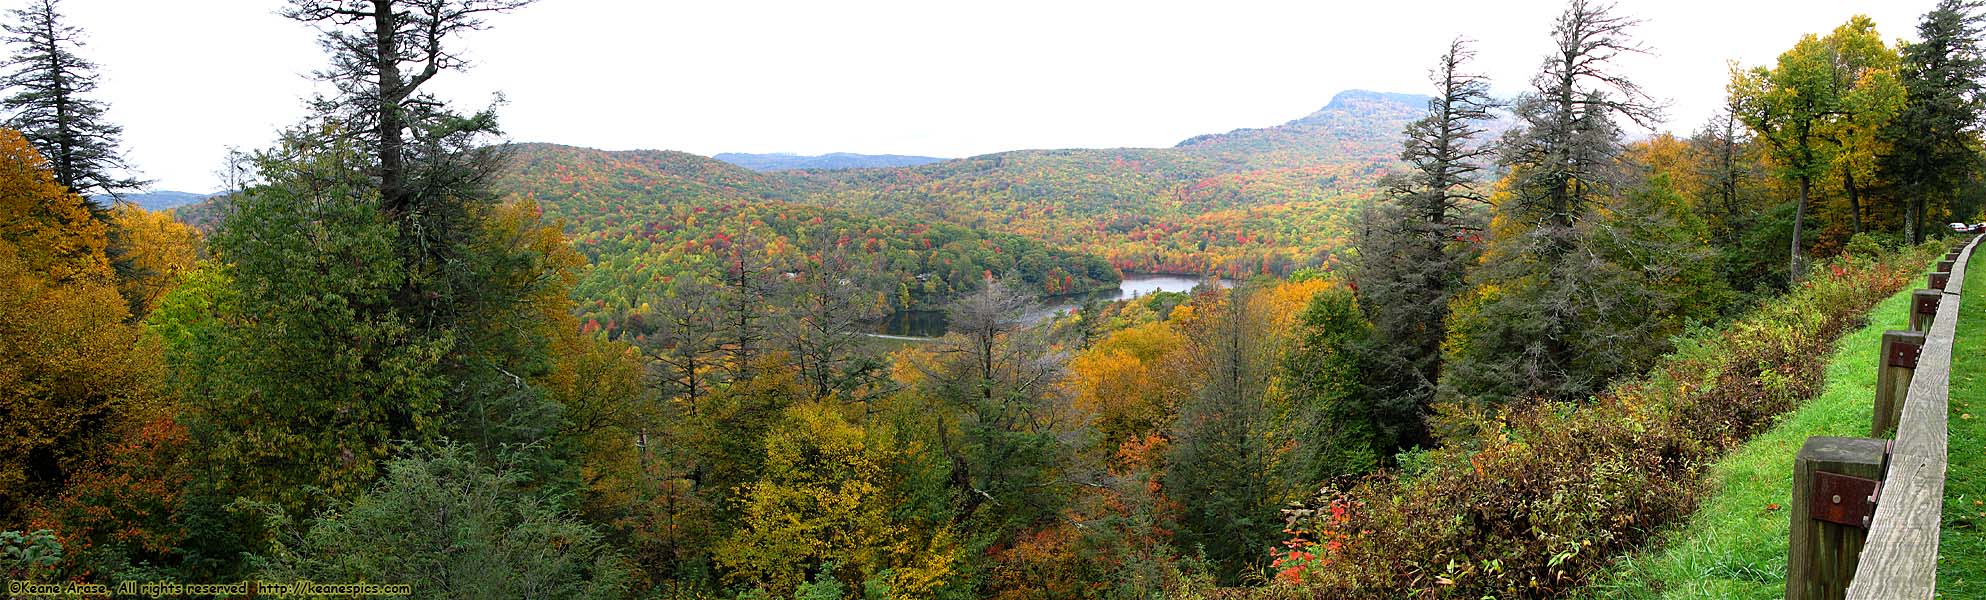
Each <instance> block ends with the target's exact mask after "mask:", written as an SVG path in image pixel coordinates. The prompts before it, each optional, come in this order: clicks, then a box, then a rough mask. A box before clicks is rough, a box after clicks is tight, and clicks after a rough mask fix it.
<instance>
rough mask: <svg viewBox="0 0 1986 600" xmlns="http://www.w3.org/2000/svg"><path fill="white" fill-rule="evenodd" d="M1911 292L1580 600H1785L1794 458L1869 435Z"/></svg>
mask: <svg viewBox="0 0 1986 600" xmlns="http://www.w3.org/2000/svg"><path fill="white" fill-rule="evenodd" d="M1980 272H1982V273H1986V269H1981V270H1980ZM1967 285H1971V281H1970V278H1968V281H1967ZM1917 287H1919V286H1908V287H1906V288H1905V289H1904V290H1903V291H1901V292H1898V293H1897V294H1896V295H1894V296H1891V297H1890V298H1889V299H1886V300H1883V301H1882V302H1881V303H1880V304H1877V305H1876V307H1875V309H1874V310H1872V311H1871V312H1870V313H1869V323H1868V325H1867V326H1865V327H1863V328H1862V329H1860V330H1858V331H1856V332H1854V333H1851V334H1849V335H1847V336H1844V337H1843V338H1842V339H1841V341H1840V342H1839V345H1838V346H1837V347H1836V351H1835V353H1834V355H1833V357H1832V358H1830V359H1829V361H1828V365H1827V378H1826V383H1825V388H1824V390H1823V391H1822V392H1821V394H1820V396H1819V397H1816V398H1814V399H1812V400H1809V401H1807V402H1806V403H1805V404H1802V405H1801V406H1800V407H1799V408H1798V409H1795V410H1794V411H1792V412H1790V413H1787V414H1785V415H1782V416H1780V418H1779V422H1778V423H1777V424H1776V425H1774V426H1773V428H1772V429H1771V431H1768V432H1766V433H1765V434H1762V435H1760V436H1758V437H1756V438H1753V439H1752V440H1751V441H1750V442H1747V443H1746V444H1744V445H1743V446H1740V447H1739V448H1738V449H1736V450H1734V451H1732V452H1731V454H1730V455H1728V456H1725V457H1724V458H1723V459H1722V460H1719V461H1718V462H1717V463H1716V464H1715V465H1713V466H1712V467H1711V470H1710V473H1709V475H1708V477H1707V480H1706V485H1708V486H1710V488H1709V490H1708V492H1707V495H1706V499H1705V501H1704V502H1703V504H1702V505H1701V506H1699V507H1698V509H1697V511H1696V513H1695V514H1693V515H1691V516H1690V518H1689V521H1688V523H1687V524H1684V525H1682V526H1680V527H1679V528H1677V529H1674V530H1671V531H1669V532H1667V533H1665V534H1663V535H1661V536H1659V538H1658V540H1657V541H1656V543H1655V544H1652V545H1651V546H1650V547H1651V548H1654V549H1653V550H1649V551H1644V552H1636V553H1633V554H1630V555H1628V556H1626V557H1623V558H1622V559H1621V561H1620V562H1619V563H1617V564H1616V566H1615V568H1614V570H1613V572H1612V573H1610V574H1608V575H1607V576H1604V577H1600V578H1599V579H1598V580H1597V581H1595V582H1594V583H1593V585H1591V586H1590V587H1589V588H1588V589H1587V590H1586V591H1585V592H1584V593H1583V594H1582V596H1584V597H1589V598H1635V599H1653V598H1664V599H1668V598H1716V599H1719V600H1725V599H1739V598H1758V599H1762V600H1763V599H1778V598H1783V597H1785V589H1786V544H1787V527H1788V521H1787V519H1788V517H1787V513H1786V504H1787V503H1788V502H1789V501H1790V498H1791V492H1789V490H1790V489H1791V488H1792V478H1793V455H1794V454H1795V453H1797V452H1798V451H1799V450H1800V446H1801V445H1802V444H1804V443H1805V442H1806V439H1807V437H1808V436H1850V437H1855V436H1867V435H1869V419H1870V414H1871V410H1872V404H1873V401H1874V398H1875V388H1876V366H1875V365H1876V355H1877V354H1878V352H1879V350H1880V346H1881V343H1882V334H1883V330H1886V329H1904V328H1906V327H1907V325H1908V323H1909V315H1908V313H1907V312H1906V311H1907V306H1908V304H1909V296H1910V292H1911V290H1913V289H1915V288H1917ZM1979 289H1982V290H1986V286H1982V287H1981V288H1979ZM1981 304H1986V302H1982V303H1981ZM1954 444H1955V445H1956V440H1954ZM1974 497H1975V498H1977V497H1980V496H1979V495H1978V494H1976V493H1975V495H1974Z"/></svg>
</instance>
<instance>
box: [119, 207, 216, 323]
mask: <svg viewBox="0 0 1986 600" xmlns="http://www.w3.org/2000/svg"><path fill="white" fill-rule="evenodd" d="M110 223H111V227H112V231H113V232H114V233H113V238H114V241H115V248H116V250H117V251H118V252H119V253H120V256H118V264H119V267H120V269H121V270H122V272H121V273H120V275H121V276H120V277H119V278H118V281H117V291H118V293H120V294H123V295H124V299H125V300H126V301H127V302H129V303H130V305H131V311H132V312H133V313H135V314H136V315H137V316H139V317H143V316H144V315H146V314H149V313H151V312H152V309H153V308H155V307H157V306H158V302H159V299H160V298H164V297H165V294H166V292H168V291H171V290H172V288H173V286H175V285H178V283H179V278H180V277H181V276H183V275H185V274H187V273H189V272H192V271H193V265H194V263H195V262H197V261H198V260H199V259H200V255H199V244H200V233H199V232H197V231H194V230H193V228H192V227H187V226H186V225H184V224H181V223H180V222H179V221H175V220H173V218H172V216H171V215H168V214H166V213H162V212H152V211H149V210H145V209H142V208H138V207H136V206H130V205H122V206H118V207H117V208H115V209H112V210H111V218H110Z"/></svg>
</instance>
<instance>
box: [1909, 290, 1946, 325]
mask: <svg viewBox="0 0 1986 600" xmlns="http://www.w3.org/2000/svg"><path fill="white" fill-rule="evenodd" d="M1944 297H1945V293H1944V292H1943V291H1941V290H1917V291H1915V292H1911V293H1910V330H1911V331H1929V330H1930V329H1931V321H1932V320H1934V319H1936V318H1937V316H1938V302H1939V301H1940V300H1943V299H1944Z"/></svg>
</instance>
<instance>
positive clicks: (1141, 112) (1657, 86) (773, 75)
mask: <svg viewBox="0 0 1986 600" xmlns="http://www.w3.org/2000/svg"><path fill="white" fill-rule="evenodd" d="M21 3H22V1H21V0H0V6H18V5H20V4H21ZM1933 3H1934V0H1863V1H1848V0H1772V1H1753V0H1624V1H1623V2H1621V3H1620V12H1622V13H1625V14H1628V15H1632V16H1635V17H1639V18H1642V19H1645V20H1646V21H1647V23H1646V24H1644V25H1643V26H1642V27H1641V28H1640V29H1639V36H1638V37H1639V38H1640V39H1641V40H1642V41H1644V42H1645V43H1647V44H1648V45H1649V46H1651V47H1653V48H1654V49H1655V51H1656V52H1657V53H1658V56H1657V57H1654V58H1652V59H1648V60H1641V61H1637V62H1633V63H1630V64H1629V65H1628V68H1629V69H1630V72H1631V73H1633V75H1634V77H1635V78H1636V79H1637V80H1638V81H1640V82H1641V83H1642V85H1643V86H1644V87H1646V88H1647V89H1648V90H1649V91H1651V92H1653V93H1654V94H1655V95H1657V96H1658V97H1662V98H1665V99H1668V100H1670V101H1672V102H1673V105H1672V109H1671V111H1670V117H1669V121H1668V124H1667V126H1666V128H1667V129H1672V130H1676V131H1689V130H1693V129H1695V127H1696V125H1697V124H1699V123H1701V122H1702V121H1703V120H1704V119H1705V118H1707V117H1708V116H1709V115H1710V113H1711V112H1712V111H1713V110H1714V109H1715V108H1716V107H1717V106H1718V105H1719V104H1720V103H1721V102H1722V98H1723V85H1724V82H1725V80H1726V79H1727V77H1726V70H1725V66H1724V65H1725V61H1727V60H1732V59H1735V60H1738V61H1740V62H1742V63H1744V64H1746V65H1755V64H1761V63H1766V62H1769V61H1771V60H1773V59H1774V58H1775V57H1776V56H1778V55H1779V53H1780V52H1783V51H1785V50H1786V49H1787V48H1789V47H1791V46H1792V44H1793V43H1794V42H1795V41H1797V40H1798V39H1799V37H1800V35H1801V34H1803V33H1808V32H1825V31H1827V30H1830V29H1833V28H1834V27H1835V26H1837V25H1839V24H1841V23H1842V22H1843V21H1845V20H1847V19H1848V17H1849V16H1850V15H1853V14H1856V13H1862V14H1867V15H1869V16H1871V17H1873V18H1874V19H1875V20H1876V23H1877V25H1878V26H1879V27H1880V28H1881V31H1882V32H1883V34H1884V36H1886V37H1889V38H1899V37H1902V38H1908V39H1915V37H1916V31H1915V28H1916V22H1917V18H1918V16H1919V15H1921V14H1922V13H1923V12H1924V11H1926V10H1929V9H1930V7H1931V6H1932V4H1933ZM282 6H283V2H281V1H279V0H203V1H202V2H197V3H185V2H164V1H158V0H67V1H65V2H64V3H63V10H64V11H65V12H66V13H67V14H68V16H69V20H70V22H71V23H72V24H74V25H77V26H79V27H82V28H83V29H84V30H85V31H86V33H87V34H88V36H89V45H88V46H87V47H85V48H84V50H83V53H84V55H85V56H86V57H88V58H90V59H92V60H95V61H97V62H98V63H99V64H100V65H101V75H102V87H101V89H100V90H99V95H100V96H99V97H100V98H101V99H104V100H107V101H108V102H109V103H110V105H111V108H110V118H111V119H113V120H115V121H117V122H119V123H121V124H123V125H124V126H125V135H124V142H125V146H126V147H127V151H128V156H129V157H130V159H131V160H132V162H133V163H134V164H136V165H137V166H138V168H139V169H140V170H141V172H142V174H143V175H144V176H146V177H148V178H151V179H156V180H158V183H157V184H156V185H155V186H154V188H155V189H171V190H181V191H196V192H199V191H210V190H213V189H215V188H217V187H219V186H218V184H217V183H216V181H217V178H216V177H215V175H214V172H215V171H216V169H217V167H218V166H219V165H220V163H221V159H222V157H223V156H224V154H225V152H226V149H227V148H228V147H229V146H239V147H243V148H255V147H260V146H263V145H266V144H267V143H268V142H269V141H270V140H271V139H272V138H273V137H274V136H273V132H274V131H275V130H276V129H277V128H279V127H281V126H284V125H287V124H290V123H293V122H295V121H296V120H297V119H299V118H300V117H301V116H302V115H303V112H304V111H303V108H302V99H303V98H304V97H305V96H307V95H309V93H310V91H311V89H312V86H313V84H312V83H311V81H310V80H309V79H308V73H309V72H310V71H311V70H313V69H315V68H317V66H318V65H320V64H322V62H323V56H322V54H321V52H320V51H319V49H318V47H317V43H316V35H315V33H314V32H312V31H311V30H310V29H308V28H306V27H304V26H302V25H299V24H296V23H292V22H289V21H286V20H283V19H282V18H280V17H277V16H276V15H275V11H276V10H277V9H279V8H281V7H282ZM1563 7H1564V3H1563V2H1559V1H1523V2H1511V1H1504V2H1484V1H1480V0H1392V1H1388V0H1376V1H1375V0H1353V1H1335V0H1334V1H1308V2H1254V1H1248V0H1199V1H1194V2H1167V1H1153V0H1124V1H1118V0H1109V1H1099V0H1003V1H1000V2H957V1H950V0H901V1H897V0H891V1H877V2H833V1H821V0H793V1H785V0H781V1H772V0H698V1H680V0H641V1H636V0H541V1H540V2H539V3H538V4H536V5H533V6H530V7H527V8H525V9H523V10H520V11H518V12H516V13H513V14H509V15H501V16H497V17H494V18H492V19H491V25H493V26H494V28H493V29H491V30H489V31H484V32H478V33H474V34H471V35H470V36H468V37H467V38H465V39H463V40H461V41H459V42H457V43H458V44H459V45H460V46H461V47H464V48H467V49H468V54H469V56H470V58H471V59H472V60H474V61H475V62H476V63H477V64H476V66H475V68H473V69H472V70H470V71H469V72H467V73H463V74H455V75H448V76H445V77H442V78H437V79H436V81H435V82H434V83H433V84H431V85H432V86H434V87H435V89H436V90H437V91H438V92H441V93H442V94H444V96H446V97H449V98H451V99H454V100H456V101H457V102H458V103H459V104H461V105H462V106H463V107H465V108H473V107H478V106H481V105H482V104H483V103H485V102H487V101H488V99H489V98H490V97H491V94H492V93H494V92H498V91H501V92H502V93H503V94H504V95H505V96H507V97H508V99H509V103H508V105H507V106H505V107H504V108H503V109H502V112H501V114H502V120H503V123H504V125H505V128H506V130H507V131H508V133H509V135H510V137H511V138H512V139H514V140H516V141H542V142H557V143H563V144H573V145H580V146H590V147H596V148H605V149H616V150H618V149H635V148H661V149H672V150H683V151H687V152H694V153H698V154H705V155H708V154H715V153H718V152H799V153H807V154H813V153H822V152H834V151H845V152H862V153H871V154H881V153H894V154H923V155H933V156H945V157H959V156H970V155H974V154H984V153H988V152H997V151H1001V150H1013V149H1020V148H1062V147H1116V146H1170V145H1172V144H1174V143H1177V142H1178V141H1179V140H1182V139H1185V138H1187V137H1191V136H1193V135H1197V134H1202V133H1211V132H1223V131H1227V130H1230V129H1235V128H1240V127H1263V126H1268V125H1274V124H1278V123H1282V122H1284V121H1288V120H1290V119H1294V118H1297V117H1301V116H1303V115H1305V114H1308V113H1309V112H1311V111H1313V110H1316V109H1317V108H1318V107H1320V106H1322V105H1323V104H1324V103H1325V102H1326V101H1328V100H1330V98H1331V96H1332V95H1333V94H1336V93H1338V92H1339V91H1342V90H1346V89H1354V88H1360V89H1373V90H1381V91H1400V92H1415V93H1425V92H1426V90H1427V89H1428V83H1427V80H1426V72H1427V68H1428V67H1429V65H1431V64H1432V62H1433V60H1434V58H1435V57H1436V56H1437V55H1438V54H1440V52H1441V50H1442V49H1443V47H1444V45H1445V43H1446V42H1447V40H1448V39H1449V38H1451V37H1453V36H1455V35H1457V34H1463V35H1467V36H1469V37H1471V38H1474V39H1476V40H1477V41H1478V43H1477V49H1478V69H1479V70H1480V71H1481V72H1483V73H1485V74H1487V75H1489V76H1490V77H1491V78H1492V79H1493V80H1494V81H1495V85H1496V87H1497V91H1498V93H1499V94H1509V93H1514V92H1516V91H1519V90H1520V89H1522V87H1523V86H1524V85H1526V83H1527V82H1528V81H1529V79H1530V76H1531V73H1533V72H1534V71H1535V70H1536V68H1537V66H1538V65H1539V63H1540V61H1541V60H1542V58H1543V56H1544V54H1545V52H1547V51H1548V50H1549V47H1550V39H1549V37H1548V36H1549V33H1550V29H1551V22H1552V18H1553V17H1554V16H1555V15H1556V14H1557V13H1558V12H1559V11H1561V10H1562V9H1563Z"/></svg>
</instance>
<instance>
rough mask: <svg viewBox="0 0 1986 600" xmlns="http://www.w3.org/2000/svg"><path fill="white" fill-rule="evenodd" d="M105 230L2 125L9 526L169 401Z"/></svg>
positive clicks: (2, 370)
mask: <svg viewBox="0 0 1986 600" xmlns="http://www.w3.org/2000/svg"><path fill="white" fill-rule="evenodd" d="M104 232H105V227H104V225H103V224H102V223H100V222H98V221H97V220H96V219H94V218H92V217H91V216H90V214H89V210H88V208H86V206H85V204H84V203H83V200H82V198H80V197H77V196H75V195H73V194H69V193H67V192H64V191H63V190H62V188H61V187H60V186H57V185H56V184H55V180H54V178H53V176H52V175H50V174H49V171H48V165H47V162H46V161H44V160H43V159H42V158H41V156H40V155H39V154H36V153H35V151H34V149H33V148H32V147H29V146H28V145H27V142H26V141H25V140H24V139H22V137H21V135H20V133H18V132H15V131H12V130H0V522H6V521H9V520H11V516H12V515H13V513H14V511H15V510H16V509H17V508H19V506H20V505H21V504H22V503H23V502H24V501H26V500H29V499H31V498H34V497H38V496H42V495H45V494H47V493H48V492H50V491H53V490H54V489H56V488H57V487H59V486H60V485H61V484H62V482H63V481H65V480H66V479H67V477H68V474H69V473H70V472H71V471H72V470H73V469H75V468H76V467H77V466H78V465H80V464H81V463H82V461H83V460H84V459H86V458H88V457H89V456H90V455H91V454H92V452H93V450H94V449H95V448H96V447H97V446H98V442H100V441H101V440H103V439H105V438H107V437H109V436H110V435H111V434H112V433H113V432H115V431H117V428H118V427H120V426H122V425H123V424H125V423H127V422H129V420H130V417H131V416H132V415H137V414H140V413H146V412H149V411H148V410H147V409H149V408H151V407H152V406H153V402H154V400H155V399H156V398H158V397H159V394H158V389H157V382H158V380H159V370H160V360H159V351H158V345H157V343H156V341H155V338H153V337H151V336H149V335H148V334H147V333H146V331H145V330H144V329H143V328H142V327H140V326H139V325H137V324H133V323H130V322H128V321H129V317H130V312H129V311H128V310H127V309H126V306H125V303H124V301H123V298H122V297H120V296H119V295H118V292H117V287H116V282H114V281H113V280H112V277H111V272H110V262H109V260H108V259H107V258H106V256H105V254H104V247H105V234H104Z"/></svg>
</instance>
